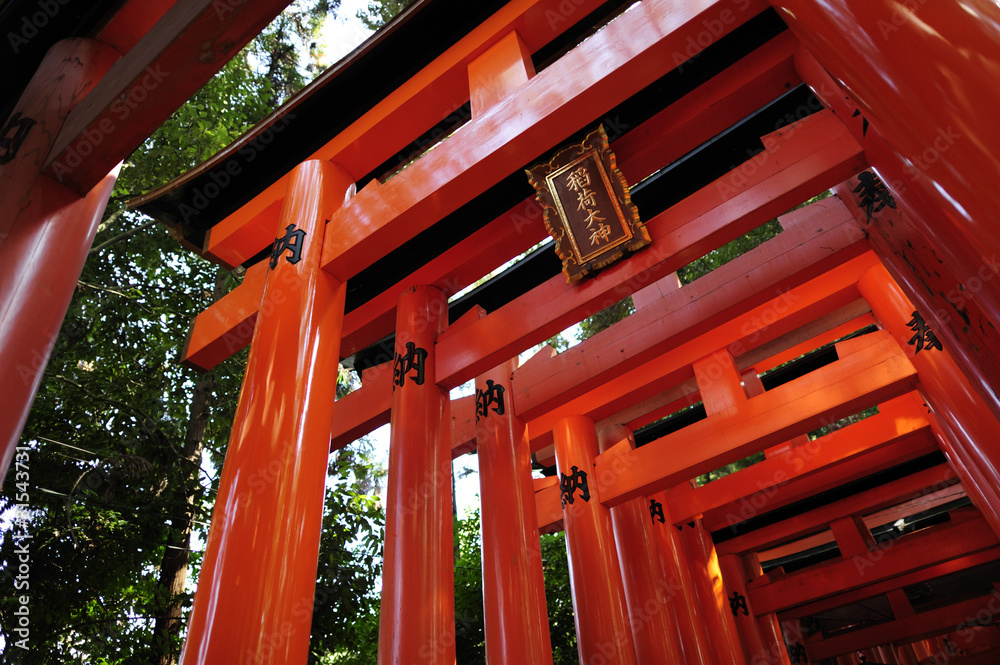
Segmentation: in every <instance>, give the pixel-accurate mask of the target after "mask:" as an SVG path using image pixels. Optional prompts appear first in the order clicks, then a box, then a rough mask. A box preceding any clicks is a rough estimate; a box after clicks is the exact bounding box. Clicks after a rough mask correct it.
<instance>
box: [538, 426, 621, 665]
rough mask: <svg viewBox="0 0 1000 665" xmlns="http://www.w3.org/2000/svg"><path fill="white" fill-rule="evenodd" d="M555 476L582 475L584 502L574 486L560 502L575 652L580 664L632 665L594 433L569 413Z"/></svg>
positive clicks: (559, 434)
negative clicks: (586, 491)
mask: <svg viewBox="0 0 1000 665" xmlns="http://www.w3.org/2000/svg"><path fill="white" fill-rule="evenodd" d="M555 445H556V459H557V460H558V462H557V464H558V468H559V473H560V478H563V477H569V476H573V475H574V467H575V470H578V471H582V472H584V473H586V474H587V486H588V488H589V497H588V500H584V498H583V497H582V492H581V491H580V490H576V491H575V492H574V496H573V502H572V503H570V502H569V501H568V500H567V502H566V504H565V505H564V506H563V519H564V520H565V526H566V551H567V553H568V555H569V570H570V580H571V589H572V593H573V613H574V617H575V622H576V637H577V653H578V654H579V657H580V662H581V663H592V662H597V659H606V662H612V663H619V664H620V665H636V662H637V661H636V657H635V647H634V643H633V638H632V627H631V625H630V624H629V618H628V605H627V603H626V601H625V589H624V586H623V583H622V573H621V568H620V565H619V559H618V551H617V548H616V547H615V537H614V533H613V530H612V526H611V513H610V510H609V509H608V508H607V507H605V506H604V505H602V504H601V493H602V491H603V489H604V482H603V481H602V480H601V477H600V476H599V475H598V474H597V473H595V468H594V458H595V457H596V455H597V433H596V432H595V431H594V423H593V421H591V420H589V419H587V418H584V417H581V416H573V417H569V418H564V419H563V420H561V421H559V423H558V424H557V425H556V431H555Z"/></svg>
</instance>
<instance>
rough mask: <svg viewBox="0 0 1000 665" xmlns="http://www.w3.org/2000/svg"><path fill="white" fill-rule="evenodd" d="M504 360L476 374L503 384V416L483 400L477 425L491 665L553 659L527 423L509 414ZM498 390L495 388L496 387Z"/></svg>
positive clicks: (508, 370) (481, 384)
mask: <svg viewBox="0 0 1000 665" xmlns="http://www.w3.org/2000/svg"><path fill="white" fill-rule="evenodd" d="M513 371H514V363H513V362H507V363H504V364H503V365H500V366H499V367H497V368H495V369H493V370H492V371H490V372H487V373H486V374H484V375H482V376H480V377H478V378H477V379H476V390H477V395H478V394H479V393H478V391H484V393H486V391H489V390H490V388H491V386H490V385H488V384H487V383H486V382H487V381H491V382H492V383H493V385H494V386H499V387H501V388H503V395H501V396H500V397H499V399H500V400H502V404H503V407H502V410H503V414H502V415H501V414H500V413H498V412H497V411H496V409H497V407H496V405H495V404H487V405H486V408H485V413H484V414H480V415H479V417H478V423H477V426H476V448H477V450H478V455H479V495H480V502H481V505H482V525H483V526H482V528H483V603H484V606H485V612H486V662H487V663H488V664H489V665H504V664H505V663H524V664H525V665H536V664H537V665H545V664H551V663H552V646H551V643H550V638H549V617H548V611H547V609H546V606H545V581H544V579H543V578H542V557H541V549H540V547H539V541H538V518H537V517H536V515H535V491H534V486H533V485H532V482H531V451H530V450H529V449H528V440H527V437H526V433H525V425H524V422H523V421H522V420H521V419H520V418H518V417H517V415H516V414H515V413H514V409H513V407H514V405H513V402H512V400H511V397H512V396H513V393H512V392H511V389H510V376H511V374H512V373H513ZM493 394H495V392H494V393H493Z"/></svg>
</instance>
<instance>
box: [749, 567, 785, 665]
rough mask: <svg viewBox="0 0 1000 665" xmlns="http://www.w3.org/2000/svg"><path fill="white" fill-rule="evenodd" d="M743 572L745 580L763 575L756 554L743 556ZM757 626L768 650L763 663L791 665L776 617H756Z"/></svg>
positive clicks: (772, 615)
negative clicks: (766, 657)
mask: <svg viewBox="0 0 1000 665" xmlns="http://www.w3.org/2000/svg"><path fill="white" fill-rule="evenodd" d="M743 570H744V571H745V572H746V574H747V580H751V579H757V578H758V577H760V576H761V575H763V574H764V569H763V568H761V565H760V558H759V557H758V556H757V553H756V552H753V553H750V554H745V555H744V556H743ZM752 613H753V612H752V610H751V614H752ZM757 625H758V626H760V632H761V635H763V637H764V643H765V644H767V645H768V647H769V649H770V651H769V656H768V659H767V660H766V661H765V662H766V663H768V665H791V661H790V659H789V658H788V649H786V648H785V638H784V636H783V635H782V632H781V622H780V621H778V615H777V614H765V615H762V616H758V617H757ZM771 654H773V657H771ZM752 660H753V659H751V661H752ZM750 665H763V663H760V662H759V661H757V662H751V664H750Z"/></svg>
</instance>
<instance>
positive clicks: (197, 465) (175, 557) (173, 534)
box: [153, 269, 226, 665]
mask: <svg viewBox="0 0 1000 665" xmlns="http://www.w3.org/2000/svg"><path fill="white" fill-rule="evenodd" d="M225 284H226V272H225V271H224V270H221V269H220V270H219V273H218V275H217V276H216V279H215V290H214V292H213V294H212V301H213V302H215V301H217V300H219V298H221V297H222V296H223V295H225V291H226V289H225ZM212 388H213V376H212V372H207V373H206V374H204V375H202V376H201V377H199V379H198V380H197V381H196V382H195V385H194V394H193V395H192V397H191V408H190V411H189V414H188V426H187V432H186V433H185V436H184V450H183V451H182V460H181V464H182V465H183V468H182V471H181V477H182V478H183V483H182V484H181V485H180V486H179V487H177V488H176V493H175V496H176V497H177V498H178V499H179V500H183V501H184V503H186V504H187V505H186V510H185V511H184V513H185V518H184V519H183V520H174V523H173V525H172V527H171V529H170V532H169V535H168V536H167V546H166V549H165V550H164V553H163V560H162V561H161V562H160V576H159V580H158V587H159V593H158V594H157V596H158V597H159V598H162V601H161V602H162V603H163V604H162V605H161V606H160V607H161V608H162V609H160V611H158V612H157V613H156V623H155V624H154V626H153V643H154V644H155V645H157V647H158V648H157V652H158V659H157V660H156V661H155V662H157V663H158V664H159V665H175V664H176V662H177V655H178V654H175V653H174V652H173V648H172V646H171V645H172V641H173V638H174V636H176V635H177V634H178V633H179V632H180V629H181V625H182V624H183V621H182V619H181V606H182V604H183V598H184V597H183V594H184V585H185V583H186V582H187V574H188V561H189V560H190V558H191V556H190V555H191V551H190V547H191V531H192V529H193V527H194V515H195V505H194V500H195V496H196V495H197V493H198V489H199V486H200V483H199V478H198V474H199V472H200V470H201V460H202V452H203V450H204V448H205V431H206V428H207V426H208V418H209V415H210V414H211V411H212V396H213V392H212Z"/></svg>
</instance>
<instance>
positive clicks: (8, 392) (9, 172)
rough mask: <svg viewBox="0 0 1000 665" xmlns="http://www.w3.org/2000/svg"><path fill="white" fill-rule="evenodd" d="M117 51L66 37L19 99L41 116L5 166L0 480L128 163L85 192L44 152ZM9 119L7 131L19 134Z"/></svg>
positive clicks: (0, 192)
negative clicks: (52, 170) (57, 171)
mask: <svg viewBox="0 0 1000 665" xmlns="http://www.w3.org/2000/svg"><path fill="white" fill-rule="evenodd" d="M118 55H119V54H118V52H117V51H115V50H114V49H112V48H111V47H109V46H107V45H105V44H101V43H100V42H96V41H93V40H87V39H68V40H64V41H61V42H58V43H57V44H55V45H54V46H53V47H52V48H51V49H50V50H49V53H48V54H47V56H46V58H45V59H44V60H43V61H42V64H41V65H40V66H39V68H38V71H37V72H36V73H35V75H34V77H33V78H32V79H31V82H30V83H29V84H28V87H27V89H26V90H25V92H24V94H23V95H22V96H21V99H20V100H19V102H18V104H17V106H16V107H15V109H14V113H20V114H21V118H22V119H29V120H33V121H34V124H33V125H32V126H31V127H30V129H29V130H28V132H27V134H26V135H25V136H24V141H23V143H21V145H20V148H19V149H18V150H17V153H16V154H15V155H14V156H13V159H12V160H11V161H9V162H8V163H6V164H4V165H2V166H0V400H2V403H3V404H4V416H3V418H0V481H2V479H3V478H4V476H5V475H6V473H7V467H8V466H9V464H10V460H11V457H12V456H13V454H14V447H15V446H16V445H17V442H18V440H19V438H20V436H21V430H22V428H23V427H24V423H25V421H26V420H27V418H28V411H29V410H30V408H31V403H32V401H33V400H34V398H35V393H36V392H37V390H38V386H39V384H40V383H41V380H42V375H43V374H44V373H45V366H46V365H47V364H48V361H49V355H50V354H51V352H52V347H53V345H54V344H55V341H56V336H57V335H58V334H59V328H60V326H61V325H62V321H63V317H64V316H65V315H66V310H67V308H68V307H69V303H70V300H71V299H72V297H73V291H74V289H75V288H76V283H77V280H78V279H79V277H80V272H81V270H82V269H83V264H84V261H86V258H87V252H88V251H89V250H90V245H91V243H93V240H94V234H95V233H97V225H98V224H99V223H100V221H101V216H102V215H103V214H104V208H105V206H106V205H107V201H108V197H109V196H110V195H111V190H112V189H113V187H114V183H115V180H116V178H117V176H118V168H120V167H116V168H115V169H113V171H112V173H111V174H110V175H107V176H105V177H104V178H103V179H102V180H101V181H100V182H99V183H98V184H97V185H96V186H95V187H94V189H93V190H91V191H90V192H89V193H88V194H87V195H86V196H85V197H81V196H79V195H78V194H76V193H75V192H73V191H71V190H69V189H68V188H66V187H63V186H62V185H61V184H59V183H58V182H56V181H55V180H53V179H51V178H49V177H47V176H41V175H39V173H40V170H41V166H42V160H43V159H44V158H45V155H46V153H47V152H48V151H49V149H50V148H51V147H52V142H53V140H54V138H55V136H56V134H58V133H59V130H60V129H61V128H62V126H63V123H64V121H65V120H66V116H67V115H69V112H70V111H71V110H72V109H73V108H74V107H75V106H76V105H77V104H78V103H79V102H80V101H81V100H82V99H83V97H84V96H86V94H87V93H88V92H89V91H90V90H91V89H92V88H93V86H94V85H95V84H96V83H97V81H99V80H100V78H101V77H102V76H103V75H104V73H105V72H107V70H108V68H109V67H110V66H111V63H112V62H114V60H115V59H116V58H117V57H118ZM12 117H13V116H12ZM8 129H10V130H11V131H7V133H5V140H6V139H10V138H12V137H13V136H14V132H13V131H12V129H11V128H8ZM4 152H6V150H5V151H4Z"/></svg>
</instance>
